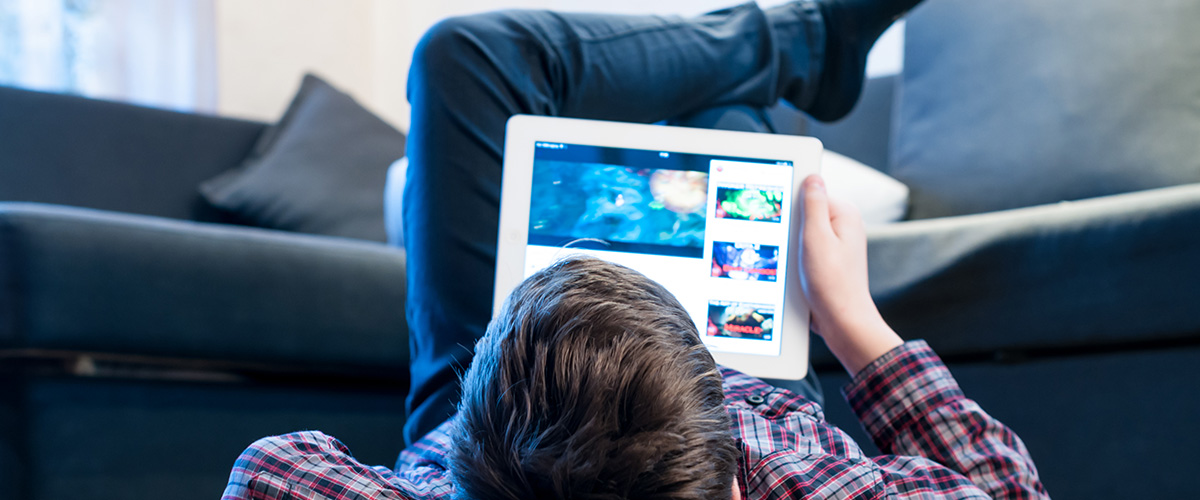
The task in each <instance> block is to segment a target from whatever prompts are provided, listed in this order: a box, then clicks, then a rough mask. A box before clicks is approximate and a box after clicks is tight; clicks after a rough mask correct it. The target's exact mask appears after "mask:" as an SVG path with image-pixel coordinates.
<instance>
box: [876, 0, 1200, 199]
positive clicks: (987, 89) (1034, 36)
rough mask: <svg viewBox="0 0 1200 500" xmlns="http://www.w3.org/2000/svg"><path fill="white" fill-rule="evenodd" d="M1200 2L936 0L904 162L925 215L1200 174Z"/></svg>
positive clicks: (908, 63) (910, 53)
mask: <svg viewBox="0 0 1200 500" xmlns="http://www.w3.org/2000/svg"><path fill="white" fill-rule="evenodd" d="M1197 19H1200V2H1194V1H1187V0H1148V1H1145V2H1128V1H1125V0H1058V1H1053V2H1047V1H1044V0H1014V1H1008V2H995V1H993V2H976V1H951V0H929V1H927V2H925V3H924V4H923V5H921V6H920V7H918V8H917V9H916V10H915V11H914V12H913V13H912V15H911V17H910V18H909V20H908V25H907V30H906V47H905V66H904V73H903V80H902V83H901V85H902V90H901V92H900V97H899V106H898V113H899V114H898V117H897V124H896V129H895V130H896V134H895V141H894V148H895V149H894V151H893V155H892V156H893V162H894V163H893V167H892V168H891V169H890V170H888V171H887V172H888V173H890V174H891V175H892V176H893V177H896V178H897V179H899V180H900V181H901V182H904V183H905V184H907V185H908V186H909V187H910V188H911V189H912V212H911V217H912V218H927V217H936V216H943V215H955V214H968V213H977V212H986V211H993V210H1001V209H1007V208H1014V207H1023V206H1029V205H1036V204H1043V203H1052V202H1057V201H1060V200H1076V199H1081V198H1088V197H1094V196H1100V195H1107V194H1114V193H1122V192H1129V191H1136V190H1142V189H1147V188H1155V187H1163V186H1169V185H1176V184H1183V183H1189V182H1197V181H1200V141H1197V140H1196V138H1197V137H1200V37H1197V36H1196V31H1195V27H1196V20H1197Z"/></svg>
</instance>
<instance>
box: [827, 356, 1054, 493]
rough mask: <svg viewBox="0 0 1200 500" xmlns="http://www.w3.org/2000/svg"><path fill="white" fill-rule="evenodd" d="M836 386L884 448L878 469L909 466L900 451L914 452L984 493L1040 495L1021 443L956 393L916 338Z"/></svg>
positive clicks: (955, 386)
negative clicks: (841, 385)
mask: <svg viewBox="0 0 1200 500" xmlns="http://www.w3.org/2000/svg"><path fill="white" fill-rule="evenodd" d="M843 392H844V395H845V396H846V400H847V402H849V403H850V406H851V407H852V408H853V409H854V412H855V413H856V414H857V415H858V418H859V421H860V422H862V424H863V427H864V428H865V429H866V430H867V432H869V433H870V434H871V437H872V438H873V439H874V441H875V444H876V445H877V446H878V447H879V449H880V450H881V451H883V452H884V453H888V454H890V455H892V456H888V457H876V458H875V459H874V460H875V461H876V462H877V463H879V465H881V466H882V467H883V468H884V469H885V470H886V469H890V470H894V471H899V472H901V473H904V472H911V469H912V464H911V463H909V462H908V461H905V460H903V459H902V458H901V457H900V456H903V455H908V456H919V457H924V458H927V459H929V460H932V461H934V462H937V463H938V464H941V465H943V466H945V467H947V468H949V469H952V470H954V471H956V472H958V473H959V474H962V475H963V476H966V477H967V478H968V479H970V481H971V482H972V483H974V484H975V485H976V486H978V487H979V488H980V489H982V490H983V491H984V492H986V493H987V494H988V495H989V496H991V497H992V498H1048V495H1047V493H1046V490H1045V488H1044V487H1043V486H1042V483H1041V481H1040V480H1039V479H1038V474H1037V469H1036V468H1035V467H1034V465H1033V460H1032V458H1030V456H1029V452H1028V451H1027V450H1026V449H1025V445H1024V443H1022V442H1021V440H1020V438H1018V437H1017V435H1016V434H1015V433H1014V432H1013V431H1012V430H1011V429H1009V428H1008V427H1007V426H1005V425H1004V424H1002V423H1000V422H999V421H997V420H996V419H994V418H992V417H991V416H990V415H988V414H987V413H986V412H984V411H983V409H982V408H980V407H979V405H978V404H976V403H975V402H974V401H972V400H971V399H968V398H967V397H966V396H965V395H964V394H963V392H962V390H961V389H959V387H958V383H957V382H956V381H955V380H954V377H953V376H951V375H950V371H949V370H948V369H947V368H946V366H945V365H944V364H942V361H941V359H939V358H938V356H937V355H936V354H934V352H933V350H931V349H930V348H929V346H928V345H926V344H925V342H924V341H914V342H908V343H906V344H905V345H903V346H900V347H897V348H896V349H893V350H892V351H891V352H889V353H887V354H885V355H884V356H882V357H880V358H879V359H877V360H875V361H874V362H873V363H871V364H870V365H869V366H867V367H866V368H865V369H863V370H862V371H861V372H860V373H859V374H858V375H857V376H855V377H854V379H853V380H851V381H850V383H849V384H847V385H846V387H845V388H844V389H843ZM906 469H908V470H906Z"/></svg>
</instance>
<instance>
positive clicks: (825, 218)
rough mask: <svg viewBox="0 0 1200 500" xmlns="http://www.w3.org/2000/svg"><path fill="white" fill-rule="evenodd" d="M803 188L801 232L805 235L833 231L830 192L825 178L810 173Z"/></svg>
mask: <svg viewBox="0 0 1200 500" xmlns="http://www.w3.org/2000/svg"><path fill="white" fill-rule="evenodd" d="M801 188H802V189H801V190H800V191H801V193H802V195H803V196H804V200H803V205H802V209H803V211H804V213H803V217H802V218H801V220H800V224H801V226H800V229H801V232H802V233H803V234H804V236H805V237H808V236H810V235H815V234H822V233H825V234H828V233H830V232H832V231H833V227H832V226H831V225H830V223H829V194H828V193H827V192H826V191H825V181H824V179H821V176H820V175H817V174H813V175H810V176H808V177H807V178H805V179H804V183H803V184H802V185H801Z"/></svg>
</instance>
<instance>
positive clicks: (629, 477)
mask: <svg viewBox="0 0 1200 500" xmlns="http://www.w3.org/2000/svg"><path fill="white" fill-rule="evenodd" d="M729 429H730V420H729V416H728V414H727V413H726V412H725V407H724V394H723V390H722V388H721V375H720V373H719V372H718V371H717V367H716V363H715V362H714V361H713V358H712V356H711V355H710V354H709V352H708V350H707V349H706V348H705V347H704V344H703V343H702V342H701V341H700V336H699V334H698V333H697V331H696V326H695V324H694V323H693V322H692V320H691V318H689V317H688V315H687V312H686V311H684V309H683V306H681V305H680V304H679V301H677V300H676V299H675V297H674V296H672V295H671V293H670V292H668V291H667V290H666V289H664V288H663V287H662V286H660V285H659V284H658V283H655V282H654V281H652V280H650V279H649V278H646V277H645V276H643V275H642V274H640V273H638V272H636V271H633V270H631V269H628V268H626V267H623V266H619V265H616V264H611V263H608V262H604V261H601V260H597V259H591V258H569V259H566V260H562V261H559V262H558V263H556V264H554V265H552V266H550V267H549V268H547V269H545V270H542V271H540V272H538V273H537V274H534V275H533V276H531V277H529V278H528V279H526V280H525V281H524V282H522V283H521V284H520V285H519V286H517V288H516V290H514V291H513V292H512V295H510V296H509V298H508V300H507V301H506V302H505V305H504V307H503V309H502V311H501V313H500V315H499V316H498V317H497V318H496V319H494V320H493V321H492V323H491V324H490V325H489V326H488V331H487V334H486V335H484V337H483V339H481V340H480V341H479V343H478V345H477V346H476V353H475V359H474V361H473V362H472V365H471V368H470V369H469V370H468V372H467V374H466V375H465V377H464V379H463V397H462V402H461V403H460V404H459V415H458V417H457V420H456V423H455V424H454V428H453V430H452V431H451V436H452V443H453V444H452V450H451V454H450V471H451V475H452V477H453V478H454V482H455V486H456V488H457V492H458V495H459V497H460V498H466V499H474V500H497V499H522V500H524V499H551V498H553V499H623V498H637V499H647V500H651V499H705V500H710V499H721V498H729V497H730V495H731V491H732V490H731V486H732V481H733V476H734V473H735V472H736V469H737V461H736V447H735V445H734V442H733V438H732V437H731V436H730V433H729Z"/></svg>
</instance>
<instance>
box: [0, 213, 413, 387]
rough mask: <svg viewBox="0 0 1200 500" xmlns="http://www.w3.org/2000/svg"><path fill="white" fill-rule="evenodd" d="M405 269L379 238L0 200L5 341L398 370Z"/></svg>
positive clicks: (1, 336) (404, 351) (1, 339)
mask: <svg viewBox="0 0 1200 500" xmlns="http://www.w3.org/2000/svg"><path fill="white" fill-rule="evenodd" d="M405 279H406V278H405V262H404V252H402V251H398V250H396V249H393V248H388V247H386V246H384V245H381V244H378V243H370V242H365V241H354V240H346V239H342V238H328V237H319V236H310V235H303V234H290V233H284V232H281V231H271V230H264V229H257V228H247V227H235V226H228V225H220V224H200V223H194V222H186V221H176V220H171V219H164V218H159V217H146V216H140V215H130V214H117V213H112V212H103V211H99V210H90V209H80V208H71V207H62V206H55V205H43V204H35V203H0V349H47V350H60V351H87V352H99V353H108V354H131V355H143V356H156V357H170V358H190V359H199V360H220V361H225V362H245V363H267V364H281V365H289V366H304V367H306V368H307V369H309V370H310V371H311V370H316V371H343V370H349V371H369V372H372V373H377V374H387V375H389V376H392V375H394V376H396V377H399V378H403V377H404V376H406V374H407V368H406V365H407V363H408V338H407V326H406V323H405V318H404V301H405V290H406V288H405Z"/></svg>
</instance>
